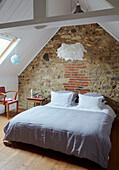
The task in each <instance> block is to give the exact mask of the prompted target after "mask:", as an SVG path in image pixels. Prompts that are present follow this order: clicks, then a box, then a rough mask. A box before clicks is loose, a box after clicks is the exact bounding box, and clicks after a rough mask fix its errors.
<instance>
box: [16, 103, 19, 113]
mask: <svg viewBox="0 0 119 170" xmlns="http://www.w3.org/2000/svg"><path fill="white" fill-rule="evenodd" d="M18 105H19V102H18V101H17V110H16V113H17V114H18Z"/></svg>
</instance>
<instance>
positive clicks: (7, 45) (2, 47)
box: [0, 33, 20, 64]
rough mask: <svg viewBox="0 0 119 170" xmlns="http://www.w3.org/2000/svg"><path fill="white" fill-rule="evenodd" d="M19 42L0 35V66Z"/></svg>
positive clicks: (12, 37)
mask: <svg viewBox="0 0 119 170" xmlns="http://www.w3.org/2000/svg"><path fill="white" fill-rule="evenodd" d="M19 41H20V39H19V38H16V37H14V36H11V35H8V34H4V33H0V64H1V63H2V62H3V61H4V59H5V58H6V57H7V56H8V55H9V54H10V52H11V51H12V50H13V49H14V47H15V46H16V45H17V44H18V42H19Z"/></svg>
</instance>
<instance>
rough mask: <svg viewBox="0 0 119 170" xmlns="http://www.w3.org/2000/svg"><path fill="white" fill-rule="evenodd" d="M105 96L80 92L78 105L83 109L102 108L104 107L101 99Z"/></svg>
mask: <svg viewBox="0 0 119 170" xmlns="http://www.w3.org/2000/svg"><path fill="white" fill-rule="evenodd" d="M102 98H103V96H100V97H93V96H85V95H82V94H79V104H78V106H77V107H79V108H82V109H89V110H91V109H93V110H100V109H101V107H102V104H101V101H102Z"/></svg>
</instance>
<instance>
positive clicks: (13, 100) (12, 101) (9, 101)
mask: <svg viewBox="0 0 119 170" xmlns="http://www.w3.org/2000/svg"><path fill="white" fill-rule="evenodd" d="M16 101H18V100H15V99H12V100H8V101H5V103H11V104H12V103H15V102H16Z"/></svg>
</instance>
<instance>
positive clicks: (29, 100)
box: [26, 97, 47, 109]
mask: <svg viewBox="0 0 119 170" xmlns="http://www.w3.org/2000/svg"><path fill="white" fill-rule="evenodd" d="M43 101H45V103H47V98H34V97H32V98H31V97H27V102H26V109H28V102H34V107H35V106H36V103H39V104H40V105H42V104H43Z"/></svg>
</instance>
